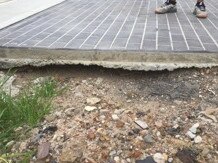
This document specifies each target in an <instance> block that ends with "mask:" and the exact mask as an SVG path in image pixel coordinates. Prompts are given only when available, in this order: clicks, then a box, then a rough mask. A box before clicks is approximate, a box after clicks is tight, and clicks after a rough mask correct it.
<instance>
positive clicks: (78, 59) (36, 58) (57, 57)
mask: <svg viewBox="0 0 218 163" xmlns="http://www.w3.org/2000/svg"><path fill="white" fill-rule="evenodd" d="M66 64H68V65H78V64H82V65H98V66H103V67H107V68H123V69H128V70H144V71H149V70H152V71H155V70H170V71H172V70H174V69H177V68H190V67H197V68H203V67H214V66H218V53H177V52H173V53H164V52H138V51H100V50H90V51H85V50H61V49H59V50H58V49H38V48H30V49H28V48H4V47H2V48H0V68H12V67H21V66H26V65H31V66H37V67H39V66H45V65H66Z"/></svg>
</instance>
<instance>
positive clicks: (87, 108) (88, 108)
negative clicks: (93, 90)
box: [85, 106, 97, 112]
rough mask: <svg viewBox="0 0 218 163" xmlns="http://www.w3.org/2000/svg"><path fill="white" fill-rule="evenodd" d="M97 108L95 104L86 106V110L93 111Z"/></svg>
mask: <svg viewBox="0 0 218 163" xmlns="http://www.w3.org/2000/svg"><path fill="white" fill-rule="evenodd" d="M96 109H97V107H95V106H86V107H85V110H86V111H88V112H91V111H93V110H96Z"/></svg>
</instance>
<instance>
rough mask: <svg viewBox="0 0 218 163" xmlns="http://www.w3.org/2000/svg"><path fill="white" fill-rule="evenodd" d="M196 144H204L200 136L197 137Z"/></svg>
mask: <svg viewBox="0 0 218 163" xmlns="http://www.w3.org/2000/svg"><path fill="white" fill-rule="evenodd" d="M194 142H195V143H196V144H198V143H201V142H202V138H201V137H200V136H196V137H195V139H194Z"/></svg>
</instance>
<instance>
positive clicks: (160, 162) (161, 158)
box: [153, 153, 165, 163]
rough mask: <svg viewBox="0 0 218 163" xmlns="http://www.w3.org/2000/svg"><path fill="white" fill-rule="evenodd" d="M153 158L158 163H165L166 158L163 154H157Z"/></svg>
mask: <svg viewBox="0 0 218 163" xmlns="http://www.w3.org/2000/svg"><path fill="white" fill-rule="evenodd" d="M153 158H154V161H155V162H156V163H165V158H164V156H163V155H162V154H161V153H155V154H154V156H153Z"/></svg>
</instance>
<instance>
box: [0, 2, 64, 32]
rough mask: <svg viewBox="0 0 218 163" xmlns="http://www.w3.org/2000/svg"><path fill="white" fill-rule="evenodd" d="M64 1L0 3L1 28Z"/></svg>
mask: <svg viewBox="0 0 218 163" xmlns="http://www.w3.org/2000/svg"><path fill="white" fill-rule="evenodd" d="M63 1H64V0H37V1H34V0H16V1H15V0H14V1H8V3H0V22H1V23H0V29H3V28H5V27H7V26H10V25H12V24H14V23H16V22H19V21H21V20H23V19H25V18H27V17H29V16H32V15H34V14H36V13H39V12H41V11H43V10H45V9H48V8H50V7H52V6H55V5H57V4H60V3H61V2H63ZM2 2H3V1H2ZM9 2H10V3H9Z"/></svg>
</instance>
